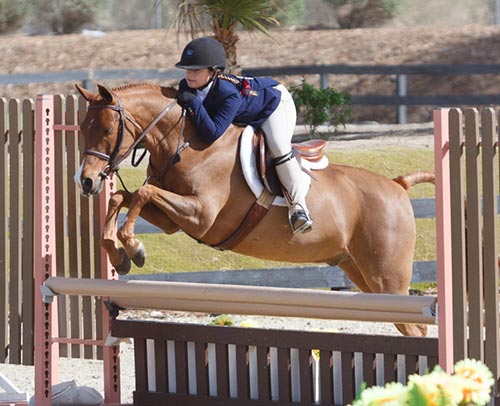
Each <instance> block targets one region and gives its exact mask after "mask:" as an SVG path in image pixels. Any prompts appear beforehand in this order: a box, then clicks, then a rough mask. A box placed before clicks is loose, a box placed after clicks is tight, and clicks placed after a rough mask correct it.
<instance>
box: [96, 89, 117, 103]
mask: <svg viewBox="0 0 500 406" xmlns="http://www.w3.org/2000/svg"><path fill="white" fill-rule="evenodd" d="M97 89H99V94H100V95H101V97H102V98H103V99H104V101H105V102H106V103H108V104H113V101H114V100H115V98H114V97H113V93H111V90H109V89H108V88H107V87H106V86H104V85H97Z"/></svg>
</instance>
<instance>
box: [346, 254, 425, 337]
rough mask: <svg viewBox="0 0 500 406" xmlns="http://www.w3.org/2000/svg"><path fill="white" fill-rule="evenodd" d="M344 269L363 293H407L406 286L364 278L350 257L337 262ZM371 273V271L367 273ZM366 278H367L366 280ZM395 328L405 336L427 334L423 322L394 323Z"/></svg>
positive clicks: (422, 335)
mask: <svg viewBox="0 0 500 406" xmlns="http://www.w3.org/2000/svg"><path fill="white" fill-rule="evenodd" d="M338 266H339V267H340V268H342V269H343V270H344V272H345V273H346V274H347V276H348V277H349V279H350V280H351V281H352V282H353V283H354V284H355V285H356V286H357V287H358V288H359V289H360V290H361V291H362V292H365V293H392V294H400V295H408V294H409V292H408V288H407V287H406V288H405V287H404V286H403V287H402V286H397V285H394V284H392V283H386V282H384V281H383V280H377V281H375V279H370V278H365V276H364V274H363V272H361V270H360V269H359V267H358V266H357V265H356V263H355V262H354V261H353V260H352V258H348V259H347V260H344V261H342V262H341V263H339V264H338ZM369 274H372V273H369ZM367 279H368V280H367ZM394 325H395V326H396V328H397V329H398V330H399V331H400V332H401V333H402V334H403V335H405V336H412V337H425V336H426V335H427V326H425V325H423V324H402V323H394Z"/></svg>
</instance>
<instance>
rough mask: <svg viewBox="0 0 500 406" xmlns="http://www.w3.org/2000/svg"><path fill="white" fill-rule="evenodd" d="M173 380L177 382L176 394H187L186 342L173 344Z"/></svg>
mask: <svg viewBox="0 0 500 406" xmlns="http://www.w3.org/2000/svg"><path fill="white" fill-rule="evenodd" d="M217 372H218V371H217ZM175 378H176V382H177V388H176V393H178V394H187V393H189V385H188V362H187V342H184V341H176V342H175Z"/></svg>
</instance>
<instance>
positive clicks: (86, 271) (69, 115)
mask: <svg viewBox="0 0 500 406" xmlns="http://www.w3.org/2000/svg"><path fill="white" fill-rule="evenodd" d="M66 124H68V125H75V124H78V97H77V96H74V95H73V96H68V98H67V100H66ZM66 136H67V137H68V138H69V137H73V138H74V139H75V146H78V144H79V142H78V132H77V131H70V130H66ZM78 150H79V148H77V151H75V153H74V154H72V156H75V157H76V165H75V166H78V165H79V163H80V159H79V154H78ZM72 168H74V167H73V166H72ZM74 176H75V174H74V173H73V171H70V172H69V173H68V177H70V181H71V182H72V184H73V185H74V184H75V182H74ZM76 190H78V188H76ZM93 200H97V199H93ZM91 203H92V202H91V200H90V199H88V198H86V197H83V196H80V207H81V211H80V219H81V225H80V227H81V236H82V237H81V259H82V264H81V270H82V274H81V277H82V278H92V277H93V272H92V267H93V261H92V257H93V252H92V249H91V241H90V239H91V235H92V234H93V232H92V229H91V217H95V216H92V214H93V213H92V212H91V210H90V208H91ZM93 302H94V298H93V297H88V296H87V297H84V298H82V311H83V317H82V320H81V323H82V327H81V328H82V329H83V337H84V338H87V339H95V338H96V334H95V308H94V306H93ZM84 357H85V358H87V359H92V358H94V348H93V346H89V345H87V346H85V347H84Z"/></svg>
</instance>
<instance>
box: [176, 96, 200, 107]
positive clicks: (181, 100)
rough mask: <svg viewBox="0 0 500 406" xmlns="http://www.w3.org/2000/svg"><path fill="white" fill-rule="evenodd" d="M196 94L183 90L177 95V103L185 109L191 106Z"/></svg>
mask: <svg viewBox="0 0 500 406" xmlns="http://www.w3.org/2000/svg"><path fill="white" fill-rule="evenodd" d="M195 97H196V95H195V94H193V93H191V92H181V93H179V94H178V95H177V104H178V105H179V106H181V107H182V108H183V109H187V108H189V107H191V104H192V103H193V100H194V99H195Z"/></svg>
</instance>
